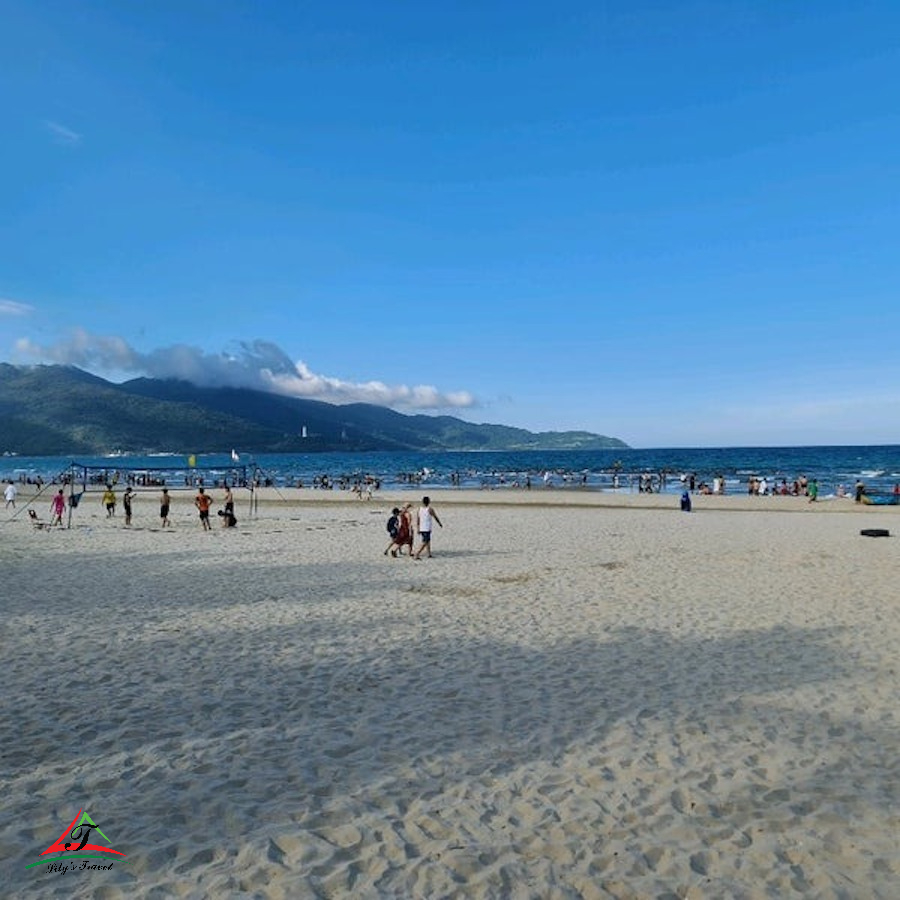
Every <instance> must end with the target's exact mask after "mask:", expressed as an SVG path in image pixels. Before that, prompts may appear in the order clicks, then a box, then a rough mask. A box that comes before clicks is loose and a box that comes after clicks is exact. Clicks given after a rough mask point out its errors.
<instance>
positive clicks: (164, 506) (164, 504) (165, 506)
mask: <svg viewBox="0 0 900 900" xmlns="http://www.w3.org/2000/svg"><path fill="white" fill-rule="evenodd" d="M170 505H171V502H170V500H169V489H168V488H163V491H162V496H161V497H160V498H159V518H160V519H161V520H162V527H163V528H168V527H169V526H170V525H171V524H172V523H171V522H170V521H169V507H170Z"/></svg>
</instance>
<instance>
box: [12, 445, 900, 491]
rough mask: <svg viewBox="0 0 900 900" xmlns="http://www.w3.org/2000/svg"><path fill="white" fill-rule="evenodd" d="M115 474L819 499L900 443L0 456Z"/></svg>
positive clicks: (878, 484)
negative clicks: (760, 485)
mask: <svg viewBox="0 0 900 900" xmlns="http://www.w3.org/2000/svg"><path fill="white" fill-rule="evenodd" d="M235 456H236V457H237V459H235V458H234V457H235ZM116 472H118V473H119V479H118V480H119V481H120V482H122V481H124V480H125V477H127V475H128V474H129V473H141V474H142V475H145V476H148V478H149V480H151V481H152V483H154V484H159V483H166V484H168V485H170V486H174V487H178V486H181V485H184V484H195V483H197V481H198V479H200V478H202V479H203V481H204V483H206V484H210V485H214V484H216V483H220V482H222V481H223V480H228V481H229V482H235V481H238V480H240V479H243V478H248V479H256V480H257V481H258V482H259V483H268V484H270V485H272V486H273V487H277V488H288V487H296V486H297V485H298V484H302V485H303V486H304V487H312V486H313V484H314V482H318V483H321V480H322V478H323V476H324V477H325V478H327V480H328V483H330V484H332V485H333V486H334V487H335V488H337V487H338V486H340V485H341V484H343V485H345V486H352V485H353V484H354V483H356V482H359V481H364V480H365V479H367V478H368V479H369V480H370V481H377V482H378V484H379V485H380V487H381V488H382V489H390V490H397V489H411V490H412V489H414V490H416V491H418V492H420V491H421V490H422V489H424V488H431V489H441V488H454V487H459V488H465V489H472V488H482V489H494V490H515V489H525V488H526V485H528V484H529V483H530V485H531V486H532V487H533V488H535V489H543V488H545V487H553V488H557V489H566V490H588V491H610V490H618V491H623V492H627V491H637V490H638V489H639V486H640V482H641V476H642V475H643V476H646V475H652V476H653V482H652V483H653V489H654V490H662V491H664V492H666V493H680V492H681V490H683V484H682V481H681V476H682V475H685V476H690V475H691V474H693V475H694V476H695V483H696V484H697V485H699V484H701V483H703V482H706V483H707V484H710V485H711V484H712V480H713V478H714V477H716V476H721V477H723V478H724V480H725V486H726V493H738V492H746V490H747V486H748V482H749V480H750V478H751V477H753V476H755V477H758V478H762V477H765V478H766V480H767V481H768V484H769V487H770V489H771V488H772V487H774V486H775V485H780V484H781V481H782V479H784V480H785V481H786V482H787V484H788V485H789V486H790V485H792V483H793V481H794V480H795V479H797V478H798V477H799V476H801V475H805V476H806V477H807V478H808V479H809V480H812V479H816V480H818V482H819V494H820V497H823V498H824V497H827V496H828V495H830V494H834V493H836V492H837V491H838V487H839V485H843V487H844V489H845V490H846V491H847V493H849V494H851V495H852V493H853V486H854V484H855V483H856V482H857V480H861V481H863V482H864V483H865V485H866V488H867V490H868V491H870V492H879V491H890V490H892V489H893V487H894V485H895V484H897V483H900V445H881V446H829V447H727V448H714V447H704V448H695V449H684V448H680V449H644V450H640V449H627V450H622V449H615V450H591V451H576V450H571V451H568V450H554V451H541V450H523V451H484V452H441V453H435V452H413V451H382V452H372V453H286V454H272V453H263V454H253V453H249V452H245V451H242V450H240V449H238V450H237V451H235V452H232V451H231V450H229V451H227V452H224V453H220V454H190V455H188V454H178V453H170V454H153V455H139V454H124V455H119V454H117V455H115V456H78V457H25V456H6V457H2V458H0V478H2V479H3V480H4V481H5V480H6V479H13V480H16V481H22V480H32V481H33V480H35V479H37V478H40V479H41V480H43V481H44V482H51V481H59V480H60V479H61V477H62V476H63V475H65V474H68V473H74V474H75V477H76V480H82V479H83V478H85V477H88V478H91V479H93V480H95V481H102V480H105V479H106V478H109V479H112V478H113V477H114V476H115V473H116Z"/></svg>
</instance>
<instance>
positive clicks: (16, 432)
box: [0, 363, 628, 456]
mask: <svg viewBox="0 0 900 900" xmlns="http://www.w3.org/2000/svg"><path fill="white" fill-rule="evenodd" d="M627 446H628V445H627V444H625V443H624V442H623V441H621V440H619V439H618V438H612V437H606V436H604V435H600V434H592V433H590V432H586V431H562V432H557V431H545V432H538V433H535V432H530V431H527V430H525V429H522V428H512V427H509V426H506V425H490V424H474V423H471V422H466V421H463V420H462V419H457V418H454V417H453V416H429V415H405V414H403V413H398V412H395V411H394V410H391V409H387V408H385V407H381V406H375V405H372V404H367V403H351V404H347V405H336V404H332V403H324V402H322V401H319V400H305V399H300V398H296V397H286V396H282V395H280V394H271V393H265V392H262V391H257V390H250V389H247V388H231V387H198V386H196V385H194V384H191V383H190V382H187V381H180V380H174V379H153V378H136V379H133V380H131V381H126V382H123V383H121V384H118V383H114V382H111V381H106V380H105V379H103V378H99V377H98V376H96V375H91V374H90V373H88V372H85V371H83V370H81V369H78V368H75V367H74V366H58V365H38V366H14V365H10V364H9V363H0V453H2V452H7V453H17V454H19V455H24V456H58V455H66V454H73V453H98V454H99V453H110V452H113V451H122V452H157V451H175V452H185V451H187V450H190V451H192V452H199V453H212V452H222V451H228V450H230V449H231V448H233V447H240V448H242V449H244V450H248V451H253V452H257V453H303V452H317V451H326V450H331V451H334V450H348V451H349V450H353V451H371V450H434V451H440V450H600V449H609V448H613V449H616V448H621V449H625V448H627Z"/></svg>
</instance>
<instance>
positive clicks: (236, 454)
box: [231, 450, 240, 462]
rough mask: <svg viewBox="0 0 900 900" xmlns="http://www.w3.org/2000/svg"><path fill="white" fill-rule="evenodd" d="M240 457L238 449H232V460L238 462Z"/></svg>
mask: <svg viewBox="0 0 900 900" xmlns="http://www.w3.org/2000/svg"><path fill="white" fill-rule="evenodd" d="M239 459H240V456H238V452H237V450H232V451H231V461H232V462H237V461H238V460H239Z"/></svg>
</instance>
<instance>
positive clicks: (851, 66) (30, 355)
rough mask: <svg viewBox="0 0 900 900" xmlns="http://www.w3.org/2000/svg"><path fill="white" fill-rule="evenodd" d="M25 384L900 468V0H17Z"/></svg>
mask: <svg viewBox="0 0 900 900" xmlns="http://www.w3.org/2000/svg"><path fill="white" fill-rule="evenodd" d="M0 21H2V22H3V28H2V30H0V59H2V60H3V64H2V66H0V115H2V123H0V213H2V214H0V361H4V362H10V363H14V364H20V365H22V364H25V365H30V364H37V363H69V364H73V365H77V366H79V367H81V368H83V369H86V370H88V371H91V372H94V373H95V374H98V375H101V376H103V377H107V378H110V379H111V380H114V381H122V380H125V379H128V378H133V377H138V376H142V375H147V376H151V377H160V378H162V377H182V378H187V379H189V380H192V381H195V382H196V383H200V384H231V385H246V386H250V387H257V388H262V389H265V390H276V391H279V392H282V393H288V394H295V395H297V396H304V397H311V398H315V399H321V400H326V401H329V402H335V403H346V402H354V401H360V400H362V401H365V402H372V403H379V404H382V405H387V406H391V407H392V408H394V409H397V410H398V411H400V412H406V413H420V412H425V413H434V414H450V415H455V416H458V417H460V418H463V419H466V420H469V421H474V422H494V423H500V424H507V425H514V426H518V427H523V428H527V429H529V430H531V431H549V430H587V431H592V432H595V433H599V434H605V435H610V436H614V437H618V438H621V439H622V440H624V441H626V442H627V443H628V444H630V445H632V446H634V447H711V446H713V447H728V446H778V445H782V446H783V445H816V444H832V443H834V444H869V443H873V444H878V443H898V441H900V438H898V430H897V423H898V422H900V353H898V350H897V341H898V335H900V303H898V302H897V297H896V295H897V289H898V283H900V252H898V250H897V248H896V246H895V244H896V241H897V235H898V234H900V202H898V201H900V196H898V194H900V38H898V35H900V4H898V3H896V2H893V0H889V2H866V0H858V2H854V3H847V2H845V0H841V2H831V0H819V2H816V3H792V2H788V3H786V2H783V0H772V2H768V0H755V2H749V0H748V2H737V0H734V2H732V0H725V2H721V0H720V2H713V0H704V2H687V0H686V2H680V0H657V2H645V0H619V2H603V0H592V2H579V0H573V2H564V3H558V4H557V3H547V2H530V0H519V2H491V0H480V2H454V3H443V4H437V3H413V2H387V3H372V2H370V0H365V2H343V3H342V2H328V3H325V2H317V0H310V2H307V3H297V2H280V0H267V2H265V3H256V2H250V0H247V2H233V0H154V2H153V3H129V2H124V3H123V2H121V0H110V2H102V0H77V2H70V0H0Z"/></svg>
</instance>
